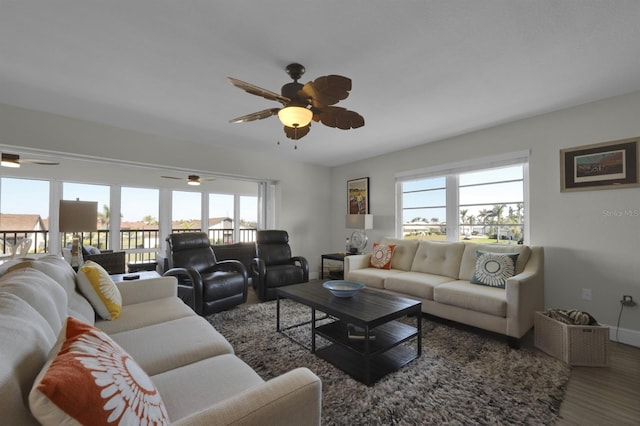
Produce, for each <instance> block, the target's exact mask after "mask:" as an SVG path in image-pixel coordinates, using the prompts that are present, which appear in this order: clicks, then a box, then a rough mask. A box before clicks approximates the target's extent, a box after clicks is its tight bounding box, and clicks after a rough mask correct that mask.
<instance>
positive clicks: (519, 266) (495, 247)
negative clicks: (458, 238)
mask: <svg viewBox="0 0 640 426" xmlns="http://www.w3.org/2000/svg"><path fill="white" fill-rule="evenodd" d="M477 250H481V251H488V252H492V253H518V261H517V262H516V275H517V274H520V273H521V272H522V271H524V267H525V265H526V264H527V262H528V261H529V256H530V255H531V249H530V248H529V246H525V245H521V244H477V243H465V248H464V253H463V254H462V262H461V263H460V274H459V276H458V277H459V278H460V279H461V280H465V281H471V278H473V274H475V272H476V251H477Z"/></svg>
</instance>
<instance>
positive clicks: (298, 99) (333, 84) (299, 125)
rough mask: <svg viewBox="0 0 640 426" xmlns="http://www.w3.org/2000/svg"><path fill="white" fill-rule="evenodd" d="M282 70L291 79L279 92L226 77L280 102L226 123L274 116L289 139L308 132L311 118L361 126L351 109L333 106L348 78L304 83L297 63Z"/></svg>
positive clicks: (345, 90) (328, 123) (342, 125)
mask: <svg viewBox="0 0 640 426" xmlns="http://www.w3.org/2000/svg"><path fill="white" fill-rule="evenodd" d="M285 70H286V72H287V74H289V76H290V77H291V78H292V79H293V83H287V84H285V85H284V86H282V88H281V89H280V94H277V93H275V92H272V91H270V90H267V89H263V88H261V87H258V86H255V85H253V84H250V83H246V82H244V81H241V80H238V79H235V78H232V77H228V79H229V82H230V83H231V84H233V85H234V86H236V87H238V88H240V89H242V90H244V91H246V92H248V93H251V94H252V95H257V96H262V97H263V98H265V99H269V100H272V101H278V102H280V103H281V104H282V105H283V107H282V108H268V109H265V110H262V111H258V112H254V113H252V114H247V115H243V116H241V117H237V118H234V119H231V120H229V123H244V122H247V121H254V120H261V119H263V118H268V117H271V116H272V115H277V116H278V118H279V119H280V121H281V122H282V124H284V133H285V135H286V136H287V137H288V138H289V139H294V140H297V139H300V138H302V137H304V136H306V135H307V134H308V133H309V130H310V128H311V120H314V121H316V122H321V123H322V124H324V125H325V126H329V127H336V128H338V129H342V130H348V129H357V128H358V127H362V126H364V118H363V117H362V116H361V115H360V114H358V113H357V112H355V111H350V110H348V109H346V108H342V107H337V106H333V105H335V104H337V103H338V102H339V101H341V100H343V99H346V98H347V97H348V96H349V91H350V90H351V79H350V78H347V77H343V76H341V75H333V74H332V75H327V76H324V77H318V78H316V79H315V80H314V81H310V82H308V83H307V84H304V85H303V84H301V83H298V80H299V79H300V77H302V75H303V74H304V72H305V68H304V67H303V66H302V65H300V64H296V63H293V64H289V65H287V67H286V69H285Z"/></svg>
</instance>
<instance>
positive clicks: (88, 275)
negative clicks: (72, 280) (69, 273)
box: [78, 260, 122, 320]
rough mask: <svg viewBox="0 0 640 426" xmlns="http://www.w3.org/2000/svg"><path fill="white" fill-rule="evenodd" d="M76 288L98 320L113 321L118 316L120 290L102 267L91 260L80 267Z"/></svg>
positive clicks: (120, 303)
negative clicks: (97, 316)
mask: <svg viewBox="0 0 640 426" xmlns="http://www.w3.org/2000/svg"><path fill="white" fill-rule="evenodd" d="M78 287H79V288H80V292H81V293H82V294H83V295H84V297H86V298H87V299H88V300H89V302H90V303H91V305H92V306H93V309H95V310H96V313H97V314H98V315H99V316H100V318H102V319H105V320H114V319H116V318H118V317H119V316H120V312H121V311H122V296H121V295H120V290H118V287H117V286H116V285H115V284H114V283H113V280H112V279H111V277H110V276H109V273H108V272H107V271H105V270H104V268H103V267H102V266H100V265H98V264H97V263H96V262H93V261H91V260H88V261H87V262H86V263H85V264H84V265H83V266H81V267H80V269H79V270H78Z"/></svg>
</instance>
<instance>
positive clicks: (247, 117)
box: [229, 108, 280, 123]
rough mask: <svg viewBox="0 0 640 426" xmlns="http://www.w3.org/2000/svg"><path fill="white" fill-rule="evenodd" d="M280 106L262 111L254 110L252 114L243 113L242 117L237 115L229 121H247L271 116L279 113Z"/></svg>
mask: <svg viewBox="0 0 640 426" xmlns="http://www.w3.org/2000/svg"><path fill="white" fill-rule="evenodd" d="M278 111H280V108H269V109H263V110H262V111H258V112H253V113H251V114H247V115H243V116H242V117H236V118H232V119H231V120H229V123H246V122H248V121H254V120H262V119H263V118H269V117H271V116H272V115H278Z"/></svg>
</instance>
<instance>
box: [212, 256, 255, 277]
mask: <svg viewBox="0 0 640 426" xmlns="http://www.w3.org/2000/svg"><path fill="white" fill-rule="evenodd" d="M216 271H236V272H239V273H240V274H242V275H243V276H244V277H245V279H247V278H248V274H247V268H245V266H244V265H243V264H242V262H240V261H239V260H233V259H229V260H219V261H217V262H216V264H215V265H210V266H208V267H206V268H205V269H203V270H202V271H200V273H202V274H207V273H211V272H216Z"/></svg>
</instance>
